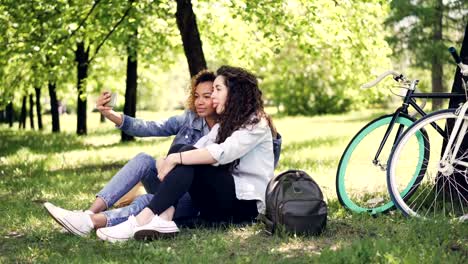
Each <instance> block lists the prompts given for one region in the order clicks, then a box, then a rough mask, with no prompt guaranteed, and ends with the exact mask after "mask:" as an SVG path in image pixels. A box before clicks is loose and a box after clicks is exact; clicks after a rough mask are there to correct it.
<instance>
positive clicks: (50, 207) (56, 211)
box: [44, 202, 94, 233]
mask: <svg viewBox="0 0 468 264" xmlns="http://www.w3.org/2000/svg"><path fill="white" fill-rule="evenodd" d="M44 208H45V209H46V210H47V212H48V213H49V215H50V216H51V217H52V218H53V219H54V220H55V222H57V223H58V224H59V225H60V226H62V229H61V230H60V232H61V233H70V232H71V231H69V230H68V229H67V226H66V225H65V224H64V220H63V218H64V217H65V216H66V215H69V214H71V213H76V212H83V211H70V210H66V209H63V208H60V207H58V206H55V205H54V204H52V203H49V202H45V203H44ZM85 213H86V214H88V215H92V214H94V213H93V212H91V211H89V210H86V211H85ZM71 233H72V232H71Z"/></svg>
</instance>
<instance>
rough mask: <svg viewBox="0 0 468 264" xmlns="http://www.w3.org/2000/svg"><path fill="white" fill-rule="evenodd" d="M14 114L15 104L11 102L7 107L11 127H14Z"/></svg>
mask: <svg viewBox="0 0 468 264" xmlns="http://www.w3.org/2000/svg"><path fill="white" fill-rule="evenodd" d="M14 114H15V113H14V111H13V102H10V103H8V105H7V107H6V115H7V120H8V124H9V126H10V127H13V120H14Z"/></svg>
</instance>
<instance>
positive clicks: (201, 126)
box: [118, 110, 210, 145]
mask: <svg viewBox="0 0 468 264" xmlns="http://www.w3.org/2000/svg"><path fill="white" fill-rule="evenodd" d="M122 119H123V122H122V124H121V126H120V127H118V128H120V129H121V130H122V131H124V132H125V133H127V134H129V135H131V136H135V137H169V136H174V135H175V138H174V141H172V145H175V144H184V145H194V144H195V143H197V141H198V140H199V139H200V138H201V137H203V136H204V135H206V134H208V133H209V132H210V129H209V127H208V124H207V123H206V121H205V119H204V118H201V117H199V116H198V115H196V114H195V113H194V112H193V111H190V110H187V111H185V112H184V113H183V114H181V115H177V116H172V117H170V118H169V119H166V120H161V121H145V120H141V119H137V118H133V117H130V116H127V115H122Z"/></svg>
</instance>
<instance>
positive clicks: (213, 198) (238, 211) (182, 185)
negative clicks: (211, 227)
mask: <svg viewBox="0 0 468 264" xmlns="http://www.w3.org/2000/svg"><path fill="white" fill-rule="evenodd" d="M192 149H195V147H193V146H188V145H174V146H172V147H171V149H170V150H169V153H178V152H183V151H188V150H192ZM187 191H188V192H189V194H190V196H191V197H192V200H193V202H194V204H195V206H196V207H197V208H198V209H199V210H200V216H201V217H202V218H203V219H204V220H207V221H210V222H211V221H212V222H219V221H229V222H234V223H237V222H244V221H251V220H254V219H255V217H256V216H257V214H258V211H257V202H256V201H255V200H239V199H237V197H236V190H235V185H234V178H233V176H232V174H231V171H230V169H229V166H227V165H225V166H212V165H178V166H176V167H175V168H174V169H173V170H172V171H171V172H169V173H168V174H167V175H166V177H165V178H164V180H163V181H162V182H161V183H160V184H159V186H158V190H157V192H156V194H155V195H154V197H153V199H152V200H151V202H150V204H149V206H148V207H149V208H150V209H151V210H152V211H153V213H155V214H158V215H159V214H161V213H162V212H164V211H165V210H166V209H167V208H169V207H170V206H174V205H176V204H177V201H178V200H179V199H180V198H181V197H182V195H184V193H186V192H187Z"/></svg>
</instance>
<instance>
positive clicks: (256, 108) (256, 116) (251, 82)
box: [216, 65, 276, 143]
mask: <svg viewBox="0 0 468 264" xmlns="http://www.w3.org/2000/svg"><path fill="white" fill-rule="evenodd" d="M216 76H223V77H224V85H226V87H227V88H228V94H227V100H226V105H225V108H224V111H223V113H221V114H220V115H219V117H218V123H219V126H220V127H219V130H218V136H217V138H216V142H217V143H222V142H224V141H225V140H226V138H228V137H229V136H231V134H232V133H233V132H234V131H236V130H238V129H239V128H242V127H246V126H248V125H254V124H257V123H258V122H260V120H261V119H262V118H263V117H264V118H266V119H267V120H268V124H269V126H270V129H271V132H272V135H273V137H274V138H275V137H276V129H275V127H274V125H273V122H272V120H271V118H270V117H269V116H268V115H267V114H266V113H265V110H264V109H263V99H262V91H261V90H260V89H259V87H258V81H257V78H256V77H255V75H253V74H252V73H250V72H248V71H247V70H245V69H242V68H238V67H232V66H226V65H224V66H221V67H220V68H219V69H218V70H217V71H216Z"/></svg>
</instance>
